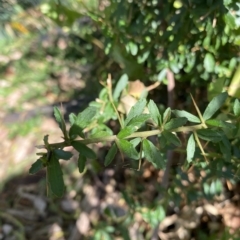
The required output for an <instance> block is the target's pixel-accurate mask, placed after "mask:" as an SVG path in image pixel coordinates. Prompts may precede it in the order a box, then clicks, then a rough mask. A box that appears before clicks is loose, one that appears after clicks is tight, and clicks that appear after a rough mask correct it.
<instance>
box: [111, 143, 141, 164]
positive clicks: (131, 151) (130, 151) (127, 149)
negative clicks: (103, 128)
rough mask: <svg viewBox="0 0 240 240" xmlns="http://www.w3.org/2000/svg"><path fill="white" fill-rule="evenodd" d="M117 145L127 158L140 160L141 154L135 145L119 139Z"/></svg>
mask: <svg viewBox="0 0 240 240" xmlns="http://www.w3.org/2000/svg"><path fill="white" fill-rule="evenodd" d="M116 144H117V146H118V148H119V150H120V151H121V152H122V153H124V154H125V155H126V156H127V157H129V158H132V159H135V160H138V159H139V154H138V152H137V151H136V149H135V148H134V147H133V145H132V144H131V143H130V142H128V141H127V140H125V139H117V140H116Z"/></svg>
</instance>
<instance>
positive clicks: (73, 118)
mask: <svg viewBox="0 0 240 240" xmlns="http://www.w3.org/2000/svg"><path fill="white" fill-rule="evenodd" d="M76 120H77V116H76V115H75V114H74V113H70V114H69V122H70V123H71V126H72V125H73V124H74V123H75V121H76Z"/></svg>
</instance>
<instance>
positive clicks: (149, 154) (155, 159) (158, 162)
mask: <svg viewBox="0 0 240 240" xmlns="http://www.w3.org/2000/svg"><path fill="white" fill-rule="evenodd" d="M143 151H144V155H145V158H146V159H147V160H148V161H149V162H151V163H152V164H153V165H154V167H156V168H163V167H164V161H163V158H162V155H161V153H160V151H159V150H158V149H157V148H156V147H155V146H154V144H153V143H152V142H151V141H149V140H147V139H144V140H143Z"/></svg>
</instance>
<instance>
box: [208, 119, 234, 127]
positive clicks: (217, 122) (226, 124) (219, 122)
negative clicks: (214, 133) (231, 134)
mask: <svg viewBox="0 0 240 240" xmlns="http://www.w3.org/2000/svg"><path fill="white" fill-rule="evenodd" d="M206 124H207V125H209V126H214V127H220V128H228V129H235V128H236V126H235V125H234V124H232V123H229V122H224V121H222V120H218V119H209V120H207V121H206Z"/></svg>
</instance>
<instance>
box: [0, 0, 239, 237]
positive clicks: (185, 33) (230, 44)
mask: <svg viewBox="0 0 240 240" xmlns="http://www.w3.org/2000/svg"><path fill="white" fill-rule="evenodd" d="M239 46H240V3H239V1H237V0H216V1H213V0H205V1H201V0H168V1H163V0H158V1H157V0H152V1H148V0H143V1H138V0H124V1H123V0H111V1H110V0H76V1H74V0H64V1H63V0H0V104H1V113H0V118H5V117H6V116H8V115H9V114H12V113H15V112H26V111H30V110H33V109H38V107H42V106H45V105H50V106H51V105H52V104H56V103H58V102H65V101H66V102H67V101H70V100H71V99H77V98H79V96H81V95H84V96H86V95H87V96H90V98H91V97H92V98H95V97H96V96H97V95H98V93H99V91H100V90H101V89H102V86H101V84H100V83H99V82H100V81H105V80H106V78H107V74H108V73H111V74H112V76H113V79H114V80H115V82H114V83H116V82H117V81H116V80H117V79H119V78H120V77H121V76H122V75H123V74H125V73H126V74H127V75H128V77H129V79H130V80H136V79H139V80H140V81H142V82H143V83H144V84H146V85H149V84H151V83H153V82H156V81H157V82H161V84H162V85H161V86H160V88H158V89H157V91H154V93H153V94H151V97H152V98H153V100H154V101H156V103H158V104H163V105H165V107H166V104H167V101H166V98H167V97H168V96H167V90H166V85H167V84H168V78H167V72H168V71H169V70H170V71H171V72H172V73H173V74H174V78H175V80H176V90H175V91H176V95H177V96H176V102H177V105H176V108H180V107H182V106H184V107H185V108H186V109H191V106H190V98H189V94H188V93H190V92H191V93H192V94H193V95H195V96H196V98H197V100H198V104H199V105H200V106H199V107H200V108H201V107H202V106H205V105H204V104H205V103H206V102H207V101H208V100H209V99H211V98H212V97H213V96H215V95H216V94H218V93H220V92H222V91H223V90H228V93H229V94H230V95H231V96H233V97H238V98H239V97H240V70H239V69H240V66H239V62H240V51H239V50H240V49H239ZM104 94H106V93H104V92H102V96H104ZM103 100H104V97H103ZM86 104H87V102H86V103H85V105H86ZM77 107H78V108H79V109H77V110H80V107H79V106H77ZM228 107H229V106H226V108H228ZM39 112H40V113H41V111H39ZM15 117H16V119H15V121H16V122H18V121H19V118H18V117H17V115H14V118H15ZM7 119H9V118H7ZM9 122H10V121H7V123H9ZM21 124H22V125H21V127H19V125H18V124H14V125H12V126H11V127H10V128H9V129H8V131H9V136H10V137H11V139H13V138H14V137H15V138H16V137H17V136H19V135H23V136H26V135H27V134H28V133H30V132H34V133H39V132H41V131H39V130H38V131H36V125H40V124H41V119H40V117H39V116H37V117H36V118H35V120H33V119H30V120H27V121H24V122H22V123H21ZM41 135H42V134H41ZM18 143H19V142H18ZM235 151H236V152H239V150H238V149H237V148H236V149H235ZM6 156H9V151H8V154H7V155H6ZM214 164H215V163H211V169H215V170H216V175H215V178H214V179H212V178H211V176H212V175H211V174H209V175H208V173H209V172H208V171H207V169H206V178H205V179H204V187H203V189H202V191H198V192H196V191H195V189H194V188H192V186H191V185H190V186H188V191H187V192H186V193H183V195H184V197H185V198H186V202H188V203H190V202H191V201H197V199H199V198H200V199H204V198H205V199H211V198H212V197H213V196H215V195H217V194H219V193H220V192H222V191H223V184H222V182H221V178H223V177H224V178H226V179H229V180H231V181H232V182H234V181H235V180H236V179H235V178H234V177H233V174H232V166H231V164H230V163H229V165H228V166H225V167H226V171H225V172H224V173H223V172H222V167H223V166H219V165H218V166H215V165H214ZM12 165H14V160H12ZM93 168H94V169H95V170H96V169H101V168H100V167H99V166H98V165H97V163H93ZM95 170H94V171H95ZM68 171H69V172H71V173H72V172H73V170H68V169H66V172H68ZM94 171H93V172H94ZM94 174H95V172H94ZM129 174H130V173H129ZM141 174H143V173H142V172H140V173H136V172H134V174H130V175H131V176H132V175H135V180H136V181H140V182H141V181H143V180H141V176H142V175H141ZM149 174H150V175H151V174H152V173H151V171H150V173H149ZM175 174H176V182H175V183H174V184H175V185H174V186H172V188H170V189H169V191H168V196H169V202H171V204H172V205H174V206H177V207H179V206H180V205H181V200H182V197H183V196H181V197H180V194H179V189H181V188H182V187H183V185H182V182H181V180H182V179H186V180H187V179H188V176H187V175H184V173H183V172H178V171H177V170H176V172H175ZM197 174H198V175H197V176H198V177H200V176H201V174H200V173H199V172H198V173H197ZM208 176H209V177H208ZM4 177H7V176H6V175H4ZM155 177H156V176H155ZM73 178H74V177H73ZM89 178H91V177H89ZM69 181H70V180H69ZM132 184H133V183H132ZM150 185H151V184H150ZM74 186H75V185H74ZM130 186H135V185H134V184H133V185H131V184H130ZM147 186H148V185H146V186H144V184H143V186H142V187H140V186H138V187H137V188H136V189H135V190H134V191H132V190H130V189H128V188H129V186H126V188H125V187H124V188H125V190H126V191H122V195H123V197H122V198H123V199H124V201H126V202H127V205H128V207H129V208H130V211H129V212H130V214H129V215H128V216H127V217H126V219H125V220H126V221H123V222H122V219H120V220H119V219H118V217H116V216H115V215H114V214H115V213H114V212H113V209H110V210H108V209H107V210H106V212H104V218H105V220H106V222H107V223H106V224H105V223H99V224H97V223H94V224H95V228H96V232H95V235H94V234H93V235H94V237H93V239H112V237H113V236H116V235H121V234H122V233H123V232H125V231H127V230H126V229H127V226H128V224H130V223H132V221H134V219H135V218H134V217H136V216H134V213H133V212H131V211H132V210H133V209H135V210H136V209H138V210H139V212H141V213H142V218H143V219H144V220H145V221H146V222H147V223H148V224H149V225H148V226H145V225H141V224H140V225H141V229H140V233H141V234H142V235H141V236H143V235H144V234H145V235H144V236H145V238H144V239H150V235H151V233H150V230H149V228H150V227H152V226H154V225H155V224H156V222H154V219H157V221H160V220H162V219H163V218H164V217H165V214H167V213H166V212H165V211H164V210H163V209H162V207H161V206H160V207H158V208H156V211H155V212H154V211H151V207H152V206H154V204H152V205H151V204H149V202H151V201H150V200H149V202H148V203H146V201H147V200H146V201H145V199H143V196H140V193H141V194H142V193H143V192H144V191H145V188H147ZM151 186H152V185H151ZM153 186H155V187H156V184H153ZM135 187H136V186H135ZM68 188H71V187H68ZM72 188H74V187H72ZM76 188H77V184H76ZM133 189H134V187H133ZM68 190H69V191H70V190H72V189H68ZM155 190H156V191H160V188H158V187H156V189H155ZM128 191H129V192H131V193H133V197H132V196H129V195H128V194H127V192H128ZM151 194H152V193H151ZM153 194H156V192H154V193H153ZM137 195H139V198H135V196H137ZM144 196H145V195H144ZM134 198H135V199H134ZM167 200H168V199H167ZM164 204H167V203H166V202H165V203H164ZM164 204H163V205H164ZM150 205H151V206H150ZM155 207H156V206H155ZM121 210H122V209H121ZM154 214H155V215H154ZM73 219H74V218H73ZM118 221H119V222H121V223H122V224H119V226H118V227H117V226H116V225H118ZM116 229H117V233H114V231H116ZM148 230H149V231H148ZM114 234H115V235H114ZM206 234H207V232H204V231H200V230H199V231H197V232H195V235H196V236H198V238H196V239H206V236H207V235H206ZM228 234H229V233H228V232H227V233H225V235H226V238H222V239H229V235H228ZM212 235H213V236H212V239H216V238H218V237H219V235H217V233H212ZM124 239H130V237H129V235H128V234H127V235H126V236H124ZM131 239H132V238H131ZM139 239H140V238H139ZM209 239H210V238H209ZM219 239H220V238H219Z"/></svg>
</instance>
